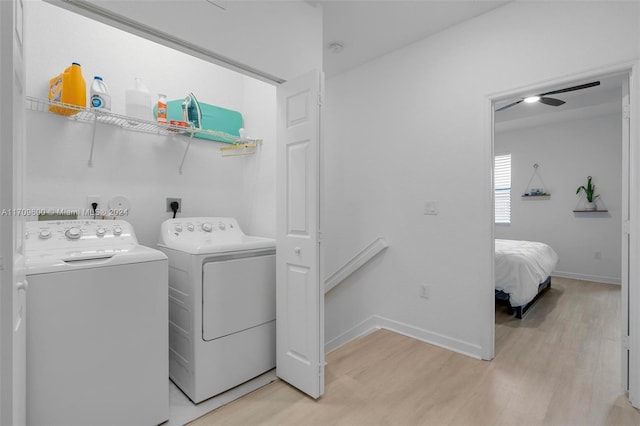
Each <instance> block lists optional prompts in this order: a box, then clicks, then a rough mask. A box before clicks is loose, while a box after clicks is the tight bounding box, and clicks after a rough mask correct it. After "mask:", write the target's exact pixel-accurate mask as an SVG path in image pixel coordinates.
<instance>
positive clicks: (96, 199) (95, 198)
mask: <svg viewBox="0 0 640 426" xmlns="http://www.w3.org/2000/svg"><path fill="white" fill-rule="evenodd" d="M92 203H98V210H99V209H100V208H101V207H104V206H101V205H100V204H101V203H100V196H99V195H87V208H88V209H93V206H92V205H91V204H92Z"/></svg>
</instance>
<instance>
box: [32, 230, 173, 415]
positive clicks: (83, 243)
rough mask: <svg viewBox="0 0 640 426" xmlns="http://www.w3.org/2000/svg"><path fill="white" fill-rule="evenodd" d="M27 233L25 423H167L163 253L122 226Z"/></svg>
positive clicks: (165, 280) (165, 271)
mask: <svg viewBox="0 0 640 426" xmlns="http://www.w3.org/2000/svg"><path fill="white" fill-rule="evenodd" d="M26 232H27V239H26V242H25V243H26V245H25V263H26V266H27V281H28V290H27V319H26V322H27V424H28V425H30V426H44V425H46V426H56V425H60V426H62V425H64V426H74V425H78V426H86V425H92V426H102V425H104V426H107V425H108V426H113V425H119V426H123V425H132V426H133V425H135V426H139V425H157V424H160V423H163V422H165V421H166V420H168V419H169V382H168V380H167V377H168V354H167V347H168V332H167V321H168V306H167V305H168V302H167V292H168V284H167V275H168V274H167V268H168V266H167V257H166V256H165V255H164V254H163V253H162V252H160V251H158V250H155V249H152V248H149V247H144V246H141V245H139V244H138V242H137V239H136V236H135V234H134V231H133V228H132V227H131V225H130V224H129V223H127V222H125V221H123V220H109V221H103V220H73V221H50V222H28V223H27V224H26Z"/></svg>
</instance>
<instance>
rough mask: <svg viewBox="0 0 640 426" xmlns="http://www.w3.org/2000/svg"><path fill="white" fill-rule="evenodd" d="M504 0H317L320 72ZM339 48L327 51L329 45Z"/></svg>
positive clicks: (374, 53)
mask: <svg viewBox="0 0 640 426" xmlns="http://www.w3.org/2000/svg"><path fill="white" fill-rule="evenodd" d="M508 2H509V1H490V0H482V1H478V0H475V1H468V0H447V1H444V0H440V1H436V0H413V1H406V0H386V1H384V0H350V1H343V0H319V1H309V3H312V4H316V3H319V4H321V5H322V7H323V10H324V26H323V33H324V35H323V40H324V49H325V50H324V72H325V74H326V76H327V77H332V76H334V75H336V74H340V73H342V72H344V71H347V70H349V69H351V68H354V67H356V66H358V65H360V64H363V63H365V62H367V61H370V60H371V59H374V58H376V57H379V56H382V55H384V54H386V53H389V52H391V51H393V50H396V49H398V48H400V47H403V46H406V45H408V44H411V43H413V42H416V41H418V40H421V39H423V38H426V37H428V36H430V35H432V34H435V33H437V32H439V31H442V30H444V29H445V28H448V27H451V26H453V25H456V24H459V23H461V22H463V21H466V20H468V19H471V18H473V17H476V16H478V15H481V14H483V13H486V12H488V11H490V10H492V9H495V8H497V7H499V6H502V5H504V4H505V3H508ZM333 42H340V43H341V44H343V45H344V50H342V52H340V53H333V52H332V51H331V50H330V49H329V45H330V44H331V43H333Z"/></svg>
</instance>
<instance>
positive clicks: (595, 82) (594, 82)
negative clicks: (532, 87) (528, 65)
mask: <svg viewBox="0 0 640 426" xmlns="http://www.w3.org/2000/svg"><path fill="white" fill-rule="evenodd" d="M594 86H600V82H599V81H592V82H591V83H586V84H581V85H579V86H573V87H567V88H565V89H560V90H554V91H552V92H547V93H541V94H540V95H538V96H547V95H555V94H558V93H567V92H573V91H574V90H582V89H588V88H589V87H594Z"/></svg>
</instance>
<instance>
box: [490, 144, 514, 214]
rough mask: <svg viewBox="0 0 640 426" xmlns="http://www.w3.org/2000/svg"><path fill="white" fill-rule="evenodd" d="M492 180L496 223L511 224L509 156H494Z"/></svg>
mask: <svg viewBox="0 0 640 426" xmlns="http://www.w3.org/2000/svg"><path fill="white" fill-rule="evenodd" d="M493 179H494V187H495V191H496V194H495V209H496V219H495V220H496V223H511V154H502V155H496V158H495V166H494V171H493Z"/></svg>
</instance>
